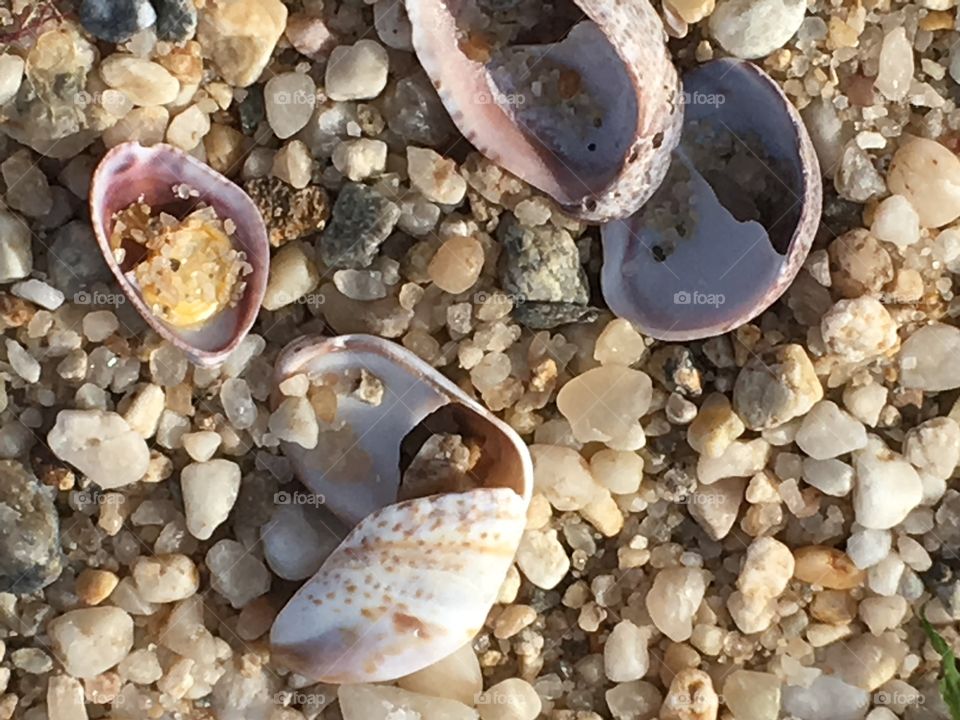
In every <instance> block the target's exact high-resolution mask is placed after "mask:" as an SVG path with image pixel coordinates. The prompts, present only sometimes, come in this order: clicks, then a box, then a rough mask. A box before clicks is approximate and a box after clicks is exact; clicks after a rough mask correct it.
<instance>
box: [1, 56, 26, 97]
mask: <svg viewBox="0 0 960 720" xmlns="http://www.w3.org/2000/svg"><path fill="white" fill-rule="evenodd" d="M25 65H26V63H24V60H23V58H22V57H20V56H19V55H14V54H12V53H3V54H2V55H0V105H6V104H7V103H8V102H10V101H11V100H13V98H14V97H16V94H17V91H18V90H19V89H20V85H21V83H22V82H23V69H24V66H25Z"/></svg>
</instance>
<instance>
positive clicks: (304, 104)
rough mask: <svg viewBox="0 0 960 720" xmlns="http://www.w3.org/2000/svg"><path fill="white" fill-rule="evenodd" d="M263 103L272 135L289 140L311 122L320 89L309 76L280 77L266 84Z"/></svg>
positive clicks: (282, 74)
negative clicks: (318, 89)
mask: <svg viewBox="0 0 960 720" xmlns="http://www.w3.org/2000/svg"><path fill="white" fill-rule="evenodd" d="M263 101H264V104H265V106H266V112H267V121H268V122H269V123H270V128H271V129H272V130H273V134H274V135H276V136H277V137H278V138H280V139H281V140H286V139H287V138H289V137H292V136H293V135H296V134H297V133H298V132H300V131H301V130H303V128H305V127H306V126H307V123H308V122H309V121H310V116H311V115H313V109H314V107H316V104H317V86H316V83H314V81H313V78H311V77H310V76H309V75H307V74H306V73H300V72H286V73H280V74H279V75H274V76H273V77H271V78H270V79H269V80H267V84H266V85H265V86H264V88H263Z"/></svg>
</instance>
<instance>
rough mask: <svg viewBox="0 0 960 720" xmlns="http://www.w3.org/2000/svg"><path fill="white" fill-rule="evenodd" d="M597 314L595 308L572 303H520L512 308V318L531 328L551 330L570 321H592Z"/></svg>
mask: <svg viewBox="0 0 960 720" xmlns="http://www.w3.org/2000/svg"><path fill="white" fill-rule="evenodd" d="M597 315H598V312H597V310H596V309H595V308H592V307H588V306H586V305H575V304H573V303H549V302H531V303H522V304H520V305H518V306H517V307H515V308H514V310H513V319H514V320H516V321H517V322H518V323H519V324H520V325H523V326H524V327H527V328H530V329H531V330H552V329H553V328H555V327H559V326H561V325H567V324H569V323H572V322H593V321H594V320H596V319H597Z"/></svg>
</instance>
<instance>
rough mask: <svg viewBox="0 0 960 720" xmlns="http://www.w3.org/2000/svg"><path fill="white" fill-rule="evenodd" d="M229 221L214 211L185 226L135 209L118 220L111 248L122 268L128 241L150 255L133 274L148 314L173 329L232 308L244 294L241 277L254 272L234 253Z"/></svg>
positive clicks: (198, 213) (168, 217)
mask: <svg viewBox="0 0 960 720" xmlns="http://www.w3.org/2000/svg"><path fill="white" fill-rule="evenodd" d="M233 229H234V226H233V223H232V221H230V220H226V221H222V220H220V218H218V217H217V215H216V213H215V212H214V210H213V209H212V208H203V209H201V210H197V211H195V212H193V213H191V214H190V215H188V216H187V217H185V218H184V219H182V220H178V219H177V218H175V217H173V216H172V215H168V214H166V213H161V214H159V215H157V216H151V211H150V208H149V207H148V206H146V205H144V204H143V203H137V204H135V205H132V206H131V207H129V208H127V209H126V210H124V211H122V212H121V213H119V214H118V215H117V218H116V223H115V225H114V231H113V235H112V238H111V244H112V246H113V249H114V255H115V257H117V261H118V262H122V260H123V255H124V249H123V247H122V246H123V242H124V240H132V241H134V242H136V243H138V244H140V245H143V246H144V247H146V249H147V254H146V256H145V257H144V258H143V259H142V260H141V261H140V262H138V263H137V264H136V266H134V268H133V276H134V278H135V279H136V283H137V285H138V287H139V289H140V294H141V296H142V297H143V299H144V301H145V302H146V303H147V305H148V306H149V307H150V310H151V311H152V312H153V313H154V314H155V315H157V316H158V317H159V318H161V319H162V320H164V321H165V322H167V323H169V324H170V325H173V326H176V327H181V328H187V327H192V326H196V325H199V324H202V323H204V322H206V321H207V320H210V319H211V318H212V317H214V316H215V315H216V314H217V313H219V312H221V311H222V310H225V309H226V308H229V307H233V306H234V305H236V303H237V301H238V300H239V299H240V297H241V295H242V294H243V289H244V286H245V283H244V282H243V280H242V278H243V276H245V275H247V274H248V273H249V272H250V270H251V268H250V266H249V264H247V262H246V258H245V255H244V253H243V252H242V251H239V250H237V249H236V248H235V247H234V243H233V241H232V240H231V239H230V234H231V233H232V231H233Z"/></svg>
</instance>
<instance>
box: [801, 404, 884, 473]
mask: <svg viewBox="0 0 960 720" xmlns="http://www.w3.org/2000/svg"><path fill="white" fill-rule="evenodd" d="M796 443H797V446H798V447H799V448H800V449H801V450H803V452H805V453H806V454H807V455H809V456H810V457H812V458H815V459H817V460H827V459H829V458H835V457H839V456H840V455H846V454H847V453H850V452H853V451H854V450H859V449H860V448H862V447H864V446H866V444H867V429H866V428H865V427H864V426H863V423H861V422H860V421H859V420H857V419H856V418H855V417H853V416H852V415H851V414H850V413H848V412H846V411H844V410H841V409H840V408H839V407H838V406H837V404H836V403H835V402H833V401H831V400H821V401H820V402H818V403H817V404H816V405H814V406H813V408H811V410H810V412H808V413H807V414H806V415H804V417H803V420H802V422H801V423H800V429H799V430H798V431H797V435H796Z"/></svg>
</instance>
